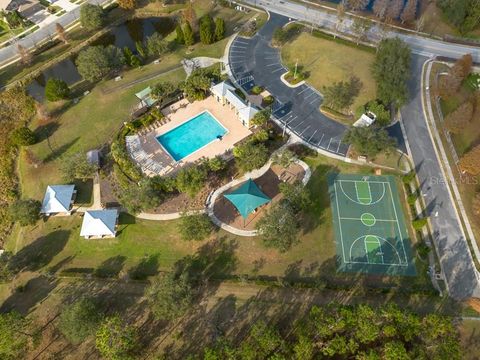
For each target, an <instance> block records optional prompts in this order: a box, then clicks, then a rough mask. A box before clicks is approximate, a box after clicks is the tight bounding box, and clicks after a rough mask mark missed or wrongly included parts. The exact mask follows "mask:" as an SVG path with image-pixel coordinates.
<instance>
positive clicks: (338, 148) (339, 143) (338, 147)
mask: <svg viewBox="0 0 480 360" xmlns="http://www.w3.org/2000/svg"><path fill="white" fill-rule="evenodd" d="M341 144H342V141H339V142H338V146H337V151H336V152H337V153H338V150H340V145H341Z"/></svg>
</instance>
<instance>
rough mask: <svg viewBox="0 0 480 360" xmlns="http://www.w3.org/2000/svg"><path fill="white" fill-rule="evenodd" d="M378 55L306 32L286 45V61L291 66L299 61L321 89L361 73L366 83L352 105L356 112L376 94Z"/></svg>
mask: <svg viewBox="0 0 480 360" xmlns="http://www.w3.org/2000/svg"><path fill="white" fill-rule="evenodd" d="M299 54H301V57H299ZM374 57H375V56H374V54H372V53H371V52H370V51H364V50H362V49H361V48H357V47H355V46H349V45H345V44H342V43H339V42H337V41H332V40H329V39H326V38H323V37H322V38H321V37H315V36H312V35H311V34H308V33H305V32H304V33H302V34H300V36H298V37H297V38H296V39H295V40H293V42H291V43H287V44H286V45H284V46H283V48H282V60H283V63H284V64H285V65H287V66H288V67H291V66H293V65H294V64H295V62H296V61H297V60H298V61H299V65H301V66H303V71H304V72H308V73H309V74H310V75H309V77H308V78H307V79H306V81H307V83H309V84H310V85H312V86H313V87H314V88H316V89H317V90H319V91H320V92H322V90H323V87H324V86H329V85H332V84H333V83H334V82H338V81H346V80H348V79H349V78H350V77H351V76H357V77H358V78H359V79H360V80H361V81H362V84H363V86H362V88H361V90H360V95H359V96H358V97H357V98H356V99H355V101H354V104H353V105H352V106H351V109H350V110H351V111H353V112H354V111H355V109H356V108H357V107H358V106H360V105H363V104H365V103H366V102H367V101H369V100H372V99H375V97H376V89H375V81H374V80H373V78H372V76H371V70H370V69H371V65H372V63H373V61H374Z"/></svg>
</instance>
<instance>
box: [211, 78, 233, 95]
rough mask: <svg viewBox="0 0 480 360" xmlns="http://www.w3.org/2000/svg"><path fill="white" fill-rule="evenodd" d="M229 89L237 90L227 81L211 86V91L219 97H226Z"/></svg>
mask: <svg viewBox="0 0 480 360" xmlns="http://www.w3.org/2000/svg"><path fill="white" fill-rule="evenodd" d="M227 90H230V91H235V88H234V87H233V86H232V85H230V84H228V83H227V82H225V81H222V82H220V83H218V84H216V85H213V86H212V87H211V88H210V91H211V92H212V93H214V94H215V95H217V96H219V97H224V96H225V95H226V94H227Z"/></svg>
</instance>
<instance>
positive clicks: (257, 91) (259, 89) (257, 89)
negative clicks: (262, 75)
mask: <svg viewBox="0 0 480 360" xmlns="http://www.w3.org/2000/svg"><path fill="white" fill-rule="evenodd" d="M262 91H263V87H261V86H258V85H255V86H254V87H253V88H252V90H251V92H252V94H254V95H258V94H260V93H261V92H262Z"/></svg>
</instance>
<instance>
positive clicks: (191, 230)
mask: <svg viewBox="0 0 480 360" xmlns="http://www.w3.org/2000/svg"><path fill="white" fill-rule="evenodd" d="M212 230H213V226H212V223H211V222H210V219H209V218H208V216H207V215H205V214H199V213H196V214H185V213H184V214H182V215H181V218H180V223H179V225H178V232H179V233H180V235H181V237H182V239H183V240H188V241H191V240H196V241H200V240H203V239H205V238H207V237H208V236H209V235H210V233H211V232H212Z"/></svg>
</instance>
